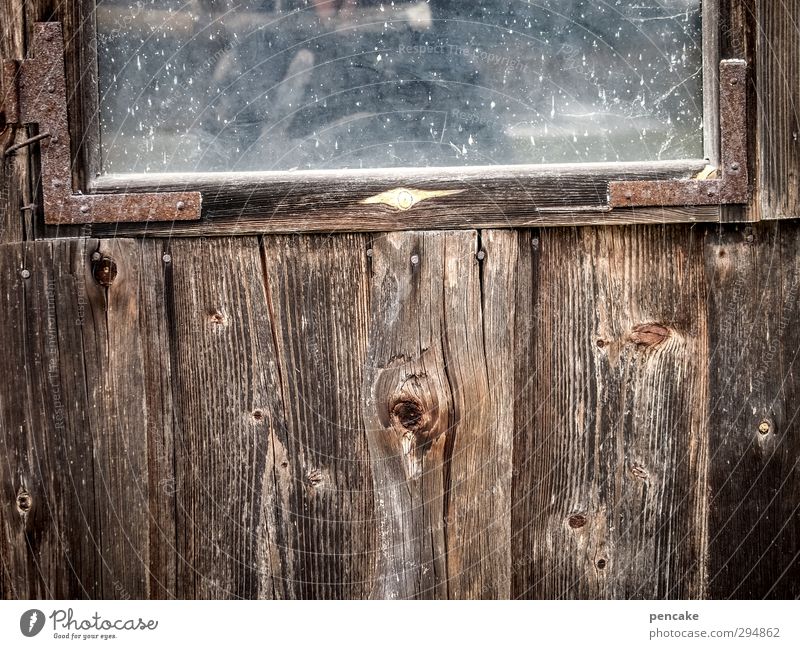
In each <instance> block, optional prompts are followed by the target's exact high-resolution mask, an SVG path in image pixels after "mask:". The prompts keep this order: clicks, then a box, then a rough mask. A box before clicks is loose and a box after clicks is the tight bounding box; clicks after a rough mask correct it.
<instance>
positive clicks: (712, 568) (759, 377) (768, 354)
mask: <svg viewBox="0 0 800 649" xmlns="http://www.w3.org/2000/svg"><path fill="white" fill-rule="evenodd" d="M705 255H706V265H707V271H708V278H709V283H710V287H711V291H710V294H709V302H708V311H709V324H710V331H711V338H710V349H709V352H710V359H709V366H710V368H711V383H710V387H711V391H710V397H711V407H712V410H711V418H710V420H709V436H710V446H711V449H712V451H711V457H710V460H711V461H710V485H709V486H710V493H709V507H710V512H709V549H708V557H709V560H708V591H709V593H708V594H709V596H710V597H714V598H738V599H750V598H762V597H769V598H781V599H796V598H797V597H800V562H799V561H798V559H799V558H800V460H798V458H799V457H800V455H799V454H798V449H800V393H798V391H799V390H800V386H799V385H798V379H797V375H798V370H800V336H798V330H797V327H796V325H795V323H796V322H797V320H798V317H800V228H798V226H797V224H796V223H791V224H790V223H782V224H780V225H776V224H770V225H762V226H759V227H750V228H741V229H726V230H723V231H720V232H714V231H711V232H709V234H708V236H707V239H706V246H705Z"/></svg>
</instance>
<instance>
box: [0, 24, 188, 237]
mask: <svg viewBox="0 0 800 649" xmlns="http://www.w3.org/2000/svg"><path fill="white" fill-rule="evenodd" d="M0 73H1V74H2V75H3V84H2V85H3V88H5V89H6V90H5V98H4V105H3V112H4V113H5V116H6V117H5V119H6V122H8V123H9V124H16V125H22V124H38V125H39V132H40V133H39V136H37V137H36V138H31V141H30V142H28V143H32V142H33V141H39V142H40V146H41V153H42V193H43V195H44V218H45V223H49V224H53V225H59V224H60V225H65V224H73V223H116V222H122V221H190V220H195V219H199V218H200V204H201V195H200V192H161V193H147V194H145V193H142V194H82V193H80V192H77V193H74V192H73V188H72V171H71V168H72V167H71V161H72V150H71V147H70V138H69V127H68V122H67V85H66V77H65V74H64V36H63V34H62V31H61V25H60V24H59V23H36V25H35V28H34V35H33V48H32V53H31V57H30V58H27V59H24V60H22V61H3V62H2V66H0ZM18 146H19V145H18Z"/></svg>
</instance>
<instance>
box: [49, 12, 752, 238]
mask: <svg viewBox="0 0 800 649" xmlns="http://www.w3.org/2000/svg"><path fill="white" fill-rule="evenodd" d="M733 1H734V2H737V1H738V0H733ZM728 4H729V2H726V3H722V2H721V0H708V1H705V0H704V1H703V2H702V20H703V113H704V115H703V120H704V126H705V128H704V152H705V158H704V159H697V160H671V161H658V162H635V163H578V164H553V165H542V164H532V165H509V166H464V167H451V168H446V167H430V168H411V169H408V168H406V169H404V168H387V169H372V170H324V171H310V172H308V171H303V172H293V171H280V172H274V171H273V172H269V171H267V172H244V173H238V172H221V173H179V174H175V173H154V174H120V175H104V176H101V175H99V173H98V170H99V169H100V124H99V96H98V84H97V80H98V59H97V32H96V14H95V0H67V2H65V3H64V6H65V8H64V9H63V11H62V14H63V18H62V19H63V23H62V24H63V26H64V35H65V41H66V60H67V70H66V73H67V82H68V87H69V88H73V89H74V92H71V93H69V99H68V109H69V121H70V134H71V140H72V143H73V152H72V154H73V163H74V164H73V180H74V186H75V188H77V189H79V190H81V191H83V192H85V193H87V194H95V193H97V194H108V193H119V192H131V193H137V192H161V191H187V190H199V191H201V192H202V195H203V210H202V217H201V219H200V220H199V221H186V222H171V221H170V222H161V223H156V222H148V223H114V224H93V226H92V231H93V232H94V233H96V234H98V235H100V236H109V235H125V234H130V235H135V234H153V235H159V234H170V235H182V236H187V235H188V236H192V235H213V234H262V233H268V232H269V233H271V232H335V231H389V230H410V229H441V228H445V229H457V228H469V229H474V228H488V227H534V226H536V227H538V226H551V225H552V226H559V225H561V226H563V225H583V224H588V225H599V224H610V223H668V222H703V221H720V220H740V218H741V217H742V216H743V217H744V220H746V219H747V210H746V209H737V208H738V206H722V205H705V206H654V207H632V208H614V209H613V210H612V209H611V208H610V207H609V206H608V184H609V182H611V181H614V180H665V179H689V178H692V177H694V176H695V175H696V174H697V173H698V172H700V171H702V170H703V169H704V168H705V167H706V166H707V165H712V166H714V167H716V166H718V165H719V158H720V151H719V149H720V133H719V76H718V70H719V67H718V66H719V62H720V60H722V59H723V58H728V57H743V55H744V52H742V51H736V50H739V49H740V48H738V47H735V48H733V51H731V48H726V47H721V45H722V40H723V37H724V40H725V41H727V42H729V43H742V42H744V38H745V35H744V34H743V31H744V25H740V26H739V27H737V28H732V27H730V21H729V20H724V21H723V20H722V19H721V9H722V7H723V5H724V6H725V10H726V11H727V12H730V11H731V8H730V7H728V6H727V5H728ZM52 19H55V18H52ZM726 25H727V26H726ZM748 132H752V131H751V129H748ZM750 139H752V138H750ZM76 143H77V146H76ZM750 159H751V156H750V155H749V154H748V161H749V160H750ZM398 188H412V189H424V190H433V191H452V192H453V194H451V195H447V196H442V197H437V198H435V199H432V200H423V201H420V202H418V203H416V204H415V205H414V206H413V208H412V209H408V210H402V209H396V208H394V207H390V206H387V205H383V204H380V203H371V204H367V203H364V200H365V199H367V198H370V197H374V196H376V195H379V194H382V193H384V192H387V191H391V190H396V189H398ZM455 192H458V193H455ZM737 212H741V214H740V216H739V218H737V217H736V216H732V215H735V214H736V213H737ZM49 227H51V228H52V227H60V228H61V229H62V231H63V228H64V227H65V226H49Z"/></svg>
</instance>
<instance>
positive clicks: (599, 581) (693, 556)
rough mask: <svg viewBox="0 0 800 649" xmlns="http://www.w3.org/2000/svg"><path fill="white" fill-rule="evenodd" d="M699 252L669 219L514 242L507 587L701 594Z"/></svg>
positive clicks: (543, 592)
mask: <svg viewBox="0 0 800 649" xmlns="http://www.w3.org/2000/svg"><path fill="white" fill-rule="evenodd" d="M699 253H700V248H699V244H698V240H697V238H696V237H695V236H694V234H693V232H692V230H689V229H686V228H669V227H666V228H638V227H631V228H618V229H617V228H615V229H610V228H608V229H599V228H597V229H595V228H585V229H580V230H545V231H541V232H539V233H534V235H533V237H532V238H531V239H529V242H528V244H527V250H526V252H525V253H524V254H523V252H522V251H521V253H520V260H521V264H520V275H521V278H520V284H519V286H520V289H521V290H520V292H519V293H518V310H517V336H518V340H517V347H518V348H520V347H521V348H523V349H524V348H525V346H528V349H529V350H530V351H529V352H528V355H527V358H526V357H524V356H521V358H520V360H521V361H523V359H524V362H520V363H518V365H517V370H516V371H517V386H516V394H517V395H518V401H517V406H516V429H517V430H518V431H519V435H520V436H521V439H520V443H519V444H518V445H517V444H515V450H514V456H515V457H514V467H515V475H516V479H515V482H514V528H513V529H514V535H515V556H514V565H515V569H516V573H515V579H514V593H513V594H514V596H515V597H535V598H663V597H670V598H691V597H700V596H702V594H703V579H704V563H703V561H704V551H705V539H706V529H705V521H706V514H705V492H706V481H707V473H706V471H707V469H706V455H707V440H706V437H705V434H704V427H705V425H706V418H707V362H708V355H707V349H706V338H707V332H706V317H705V292H704V281H703V279H704V274H703V268H702V264H700V263H699ZM525 275H528V277H525ZM523 316H524V317H526V318H528V321H527V322H524V321H522V320H521V317H523Z"/></svg>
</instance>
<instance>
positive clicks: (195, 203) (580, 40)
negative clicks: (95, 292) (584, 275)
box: [32, 0, 749, 236]
mask: <svg viewBox="0 0 800 649" xmlns="http://www.w3.org/2000/svg"><path fill="white" fill-rule="evenodd" d="M66 5H67V7H68V9H69V11H66V10H65V11H66V15H69V16H71V18H70V19H69V20H67V21H66V22H65V26H64V39H65V43H66V60H67V69H66V77H67V79H66V82H67V88H68V89H69V90H68V92H67V93H66V95H67V99H66V102H67V107H68V109H69V110H68V116H69V126H70V137H69V138H68V139H70V140H71V142H70V143H69V146H70V147H71V159H72V160H73V166H72V174H73V183H72V189H73V192H74V195H73V196H72V197H71V199H70V200H71V201H72V204H71V205H70V210H68V212H69V218H64V219H62V220H60V221H59V220H58V218H57V217H55V218H54V219H51V220H49V221H48V222H50V223H79V222H93V223H95V224H97V223H102V222H111V223H114V224H115V225H113V226H100V227H99V228H98V229H95V232H96V233H97V234H98V235H100V236H104V235H107V234H109V233H111V232H112V230H111V229H110V228H113V232H114V233H120V234H135V233H139V232H143V231H147V232H148V233H152V234H159V233H172V234H184V233H187V234H188V233H191V234H223V233H224V234H231V233H233V234H243V233H262V232H275V231H337V230H338V231H341V230H372V231H381V230H392V229H415V228H444V227H503V226H520V227H524V226H534V225H559V224H580V223H609V222H617V223H620V222H654V221H655V222H663V221H686V220H717V219H719V218H720V216H721V208H720V205H722V204H725V203H744V202H746V201H747V200H748V195H747V179H748V176H747V174H748V166H749V165H748V160H747V142H746V129H745V123H746V116H745V108H744V100H745V92H744V86H746V83H744V82H745V81H746V78H745V77H744V76H743V75H744V72H745V71H744V67H743V66H744V65H745V63H744V62H738V63H737V66H738V67H737V72H736V75H737V76H736V79H735V80H733V83H736V82H738V81H742V82H743V83H741V85H739V86H738V88H739V91H738V93H733V94H732V95H728V94H724V93H722V94H721V92H720V85H721V83H722V81H721V75H720V74H718V70H720V69H721V68H720V61H721V59H728V58H734V57H731V54H738V53H739V51H740V48H739V50H737V51H733V52H732V51H731V50H732V48H731V47H730V43H731V42H737V39H739V38H740V36H738V35H737V33H736V32H735V30H734V29H733V28H729V27H723V26H722V23H721V19H720V13H719V12H720V7H719V5H718V2H717V0H707V1H704V2H701V0H636V1H635V2H634V1H633V0H599V1H598V0H593V1H589V0H530V1H523V0H508V1H501V0H486V1H483V2H456V1H455V0H406V1H404V2H400V1H395V2H381V0H247V1H244V2H234V1H233V0H230V1H229V0H198V1H196V2H180V1H179V0H161V1H158V2H156V1H155V0H104V1H102V2H95V1H94V0H73V2H67V3H66ZM70 12H71V13H70ZM75 12H77V14H76V13H75ZM81 12H83V13H81ZM76 15H77V16H78V19H76V18H75V16H76ZM723 41H725V44H723ZM729 64H730V63H729V62H727V61H726V62H724V63H723V66H725V65H729ZM95 66H96V67H95ZM32 69H33V68H32ZM87 70H88V72H87ZM729 71H730V69H729ZM32 74H34V72H32ZM723 76H724V75H723ZM723 85H724V84H723ZM723 108H724V109H725V110H723ZM723 118H725V119H726V120H727V121H726V122H725V124H724V125H723V126H724V127H723V128H721V127H720V120H721V119H723ZM726 137H727V138H728V144H729V146H728V149H729V151H728V152H727V157H726V152H725V151H722V148H723V144H724V143H725V141H726ZM62 139H63V138H62ZM731 143H732V144H731ZM52 144H53V142H48V141H47V140H45V141H44V142H43V143H42V145H43V146H42V150H43V166H42V168H43V170H45V169H46V168H47V169H49V168H50V167H48V165H46V164H44V163H46V162H48V159H47V155H48V149H49V148H51V147H52ZM731 151H733V153H731ZM64 158H65V156H63V155H61V156H60V157H59V160H61V159H64ZM51 163H52V157H51ZM50 166H52V164H50ZM62 170H63V171H65V173H68V170H65V168H64V169H62ZM43 173H44V172H43ZM63 177H65V176H64V175H63V174H62V175H61V176H60V178H63ZM731 178H735V179H736V180H737V181H739V182H738V184H737V185H736V186H735V187H731V186H729V183H728V180H729V179H731ZM631 183H632V184H631ZM64 184H65V183H63V182H61V186H62V187H63V185H64ZM48 186H49V185H48ZM111 195H113V196H115V197H116V198H114V199H112V198H111ZM104 196H105V197H106V198H102V197H104ZM76 198H77V200H73V199H76ZM59 201H61V198H60V197H58V196H56V197H55V198H53V200H51V204H52V203H55V204H56V205H58V204H60V203H59ZM92 201H95V202H92ZM62 202H63V201H62ZM201 202H202V209H201ZM89 203H91V204H89ZM45 205H46V206H47V205H48V200H47V191H45ZM175 206H180V208H176V207H175ZM184 207H185V208H186V209H184V211H183V212H182V216H181V214H180V213H179V209H181V208H184ZM45 211H46V212H47V211H48V210H47V209H46V210H45ZM49 211H50V212H51V213H53V212H54V210H53V209H50V210H49ZM62 212H63V210H62ZM154 215H155V216H154ZM46 216H47V214H46ZM176 219H177V220H186V221H187V222H185V223H172V221H173V220H176ZM192 219H198V220H199V222H196V221H195V222H188V221H190V220H192ZM140 220H145V221H148V222H147V223H146V224H144V225H135V224H133V225H132V224H126V223H124V222H125V221H140ZM154 221H164V222H165V223H164V224H162V225H159V224H157V223H154ZM117 223H122V225H117Z"/></svg>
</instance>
